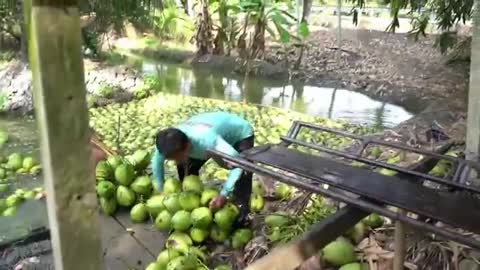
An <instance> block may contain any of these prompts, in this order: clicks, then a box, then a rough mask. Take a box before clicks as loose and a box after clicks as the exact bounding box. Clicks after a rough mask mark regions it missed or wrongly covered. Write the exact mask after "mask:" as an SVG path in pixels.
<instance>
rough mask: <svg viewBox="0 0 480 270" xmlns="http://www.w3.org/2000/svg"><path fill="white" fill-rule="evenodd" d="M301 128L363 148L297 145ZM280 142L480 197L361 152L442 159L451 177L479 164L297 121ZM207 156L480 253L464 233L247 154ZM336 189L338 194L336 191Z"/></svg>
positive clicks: (476, 191) (464, 187) (478, 246)
mask: <svg viewBox="0 0 480 270" xmlns="http://www.w3.org/2000/svg"><path fill="white" fill-rule="evenodd" d="M302 127H308V128H311V129H315V130H319V131H323V132H329V133H334V134H338V135H341V136H345V137H350V138H354V139H356V140H359V141H361V143H362V145H361V147H360V150H359V151H358V152H357V153H356V154H355V155H352V154H349V153H345V152H341V151H336V150H332V149H328V148H324V147H321V146H317V145H314V144H310V143H305V142H302V141H298V140H296V139H295V137H296V136H297V135H298V133H299V131H300V129H301V128H302ZM282 141H283V142H282V143H281V144H283V145H285V146H289V145H291V144H297V145H301V146H305V147H309V148H312V149H315V150H319V151H323V152H326V153H330V154H333V155H335V156H337V157H344V158H348V159H352V160H357V161H361V162H364V163H367V164H371V165H375V166H377V167H382V168H388V169H392V170H395V171H398V172H400V176H401V178H402V179H405V180H407V181H409V180H413V179H415V180H416V179H419V178H424V179H427V180H431V181H434V182H437V183H441V184H444V185H447V186H453V187H455V189H457V190H462V191H466V192H471V193H474V194H479V193H480V190H479V189H478V188H476V187H472V186H468V185H464V184H460V183H452V182H448V181H446V180H445V179H441V178H438V177H432V176H430V175H428V174H425V173H421V172H418V171H414V170H412V169H407V168H402V167H398V166H392V165H391V164H386V163H384V162H379V161H373V160H369V159H365V158H362V157H361V154H362V153H363V151H364V150H365V149H366V147H367V146H368V145H369V144H378V145H384V146H388V147H392V148H397V149H402V150H406V151H410V152H414V153H418V154H421V155H425V156H427V157H430V158H435V159H440V160H441V159H445V160H449V161H451V162H453V163H454V164H456V165H457V166H456V173H455V174H454V176H458V175H460V174H461V173H459V172H458V170H465V167H467V166H469V167H468V168H470V169H471V168H472V167H474V168H478V164H472V162H469V161H465V160H461V159H459V158H456V157H452V156H446V155H441V154H438V153H435V152H432V151H424V150H420V149H415V148H411V147H407V146H403V145H399V144H395V143H390V142H385V141H381V140H376V139H372V138H365V137H362V136H358V135H354V134H350V133H347V132H343V131H337V130H333V129H329V128H324V127H320V126H317V125H314V124H310V123H305V122H299V121H297V122H294V124H293V125H292V127H291V128H290V130H289V132H288V134H287V137H282ZM268 147H269V146H268V145H267V146H265V147H257V148H254V149H252V151H251V152H250V153H252V152H255V151H265V150H268ZM209 152H210V153H211V154H213V155H214V156H217V157H220V158H222V159H223V160H225V161H226V162H228V163H230V164H232V165H233V166H237V167H240V168H242V169H244V170H247V171H250V172H253V173H257V174H261V175H264V176H267V177H271V178H273V179H276V180H278V181H280V182H283V183H286V184H289V185H292V186H294V187H297V188H299V189H303V190H308V191H311V192H314V193H318V194H321V195H323V196H326V197H330V198H332V199H334V200H338V201H341V202H344V203H347V204H350V205H352V206H354V207H357V208H360V209H362V210H364V211H368V212H375V213H378V214H380V215H383V216H385V217H388V218H391V219H393V220H398V221H401V222H404V223H406V224H409V225H411V226H413V227H415V228H417V229H419V230H422V231H426V232H432V233H435V234H437V235H439V236H441V237H445V238H447V239H451V240H453V241H455V242H458V243H461V244H464V245H467V246H471V247H473V248H476V249H480V241H476V240H475V239H474V238H472V237H470V236H469V235H467V234H463V233H460V232H457V231H454V230H450V229H447V228H440V227H436V226H434V225H432V224H429V223H426V222H423V221H420V220H417V219H414V218H412V217H409V216H408V215H407V213H397V212H394V211H391V210H389V209H387V208H386V207H384V206H383V205H381V203H380V202H372V201H371V200H366V199H363V198H358V197H351V196H348V195H345V194H342V193H338V192H335V191H334V190H329V189H326V188H323V187H321V186H319V185H312V184H310V183H309V181H305V180H302V179H299V178H298V177H295V176H290V175H287V174H284V173H281V172H278V171H274V170H271V169H268V168H265V167H264V166H261V165H257V164H255V163H254V162H252V161H249V160H248V153H247V154H245V155H241V156H240V157H232V156H229V155H227V154H225V153H222V152H219V151H215V150H212V151H209ZM265 165H268V164H265ZM464 175H465V174H464ZM301 178H303V179H306V180H312V181H315V182H316V183H318V182H322V181H323V182H325V181H324V180H322V179H312V178H308V177H304V176H301ZM335 189H337V190H338V188H335Z"/></svg>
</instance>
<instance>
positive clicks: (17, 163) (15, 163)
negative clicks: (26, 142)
mask: <svg viewBox="0 0 480 270" xmlns="http://www.w3.org/2000/svg"><path fill="white" fill-rule="evenodd" d="M7 165H8V167H10V168H11V169H12V170H14V171H16V170H18V169H21V168H22V167H23V159H22V155H21V154H19V153H12V154H10V155H9V156H8V160H7Z"/></svg>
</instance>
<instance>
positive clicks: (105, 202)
mask: <svg viewBox="0 0 480 270" xmlns="http://www.w3.org/2000/svg"><path fill="white" fill-rule="evenodd" d="M100 207H101V209H102V212H103V213H104V214H106V215H109V216H111V215H113V214H115V212H116V211H117V200H116V199H115V198H114V197H112V198H109V199H107V198H102V197H101V198H100Z"/></svg>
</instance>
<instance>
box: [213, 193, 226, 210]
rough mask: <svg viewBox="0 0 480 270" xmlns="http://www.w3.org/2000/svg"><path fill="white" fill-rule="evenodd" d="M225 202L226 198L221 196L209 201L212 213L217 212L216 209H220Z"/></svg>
mask: <svg viewBox="0 0 480 270" xmlns="http://www.w3.org/2000/svg"><path fill="white" fill-rule="evenodd" d="M226 202H227V198H225V196H223V195H218V196H217V197H215V198H213V200H211V201H210V205H209V206H210V209H211V210H212V211H217V210H218V209H220V208H222V207H223V206H224V205H225V203H226Z"/></svg>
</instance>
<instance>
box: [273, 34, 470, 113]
mask: <svg viewBox="0 0 480 270" xmlns="http://www.w3.org/2000/svg"><path fill="white" fill-rule="evenodd" d="M434 42H435V37H434V36H429V37H427V38H422V39H421V40H419V41H417V42H415V41H414V40H412V39H410V38H408V36H407V35H406V34H390V33H385V32H379V31H373V30H361V29H358V30H352V29H344V30H343V31H342V45H341V48H342V53H341V59H340V63H337V61H336V52H337V39H336V30H335V29H323V30H318V31H315V32H312V33H311V34H310V38H308V46H309V49H308V52H307V53H306V55H305V57H304V59H303V61H302V68H301V71H299V72H294V74H293V76H294V77H295V78H299V79H302V80H306V81H307V82H310V83H312V84H327V85H328V84H336V85H338V83H340V84H341V86H342V87H345V88H348V89H352V90H357V91H360V92H364V93H365V94H367V95H369V96H371V97H374V98H377V99H382V100H386V101H389V102H392V103H396V104H399V105H402V106H404V107H406V108H407V109H409V110H412V111H414V112H420V111H423V109H424V108H425V107H426V105H427V104H429V103H431V102H432V101H435V100H441V99H451V98H452V97H455V98H456V99H458V98H459V99H462V100H465V97H466V90H467V87H468V71H469V63H461V64H456V65H455V66H450V65H446V63H445V57H444V56H442V55H441V53H440V51H439V50H438V49H436V48H434V46H433V45H434ZM267 51H268V53H267V55H266V57H265V60H266V61H269V62H272V63H284V62H285V61H284V57H283V52H282V49H281V48H279V47H278V46H275V44H270V47H269V48H267ZM297 55H298V54H297V52H296V51H295V50H291V51H289V62H290V63H293V62H294V61H295V60H296V58H297Z"/></svg>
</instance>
